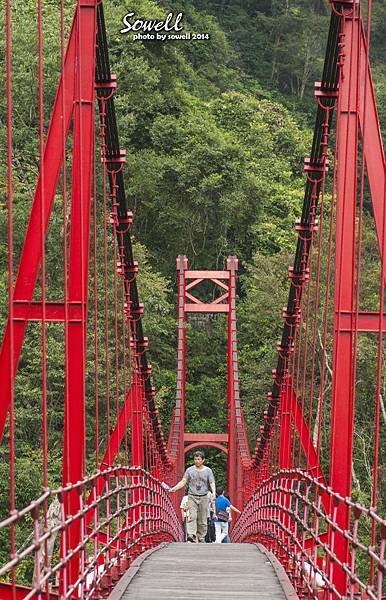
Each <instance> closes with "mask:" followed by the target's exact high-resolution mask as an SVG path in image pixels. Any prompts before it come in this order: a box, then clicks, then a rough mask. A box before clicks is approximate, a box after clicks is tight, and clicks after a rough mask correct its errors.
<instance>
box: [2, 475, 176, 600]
mask: <svg viewBox="0 0 386 600" xmlns="http://www.w3.org/2000/svg"><path fill="white" fill-rule="evenodd" d="M101 480H102V481H103V491H102V493H100V492H98V490H99V489H100V482H101ZM74 493H75V494H77V495H78V496H79V506H80V509H79V510H78V511H77V512H76V513H75V514H73V515H71V514H68V513H67V512H66V509H65V506H66V503H68V500H69V497H70V496H71V495H72V494H74ZM54 502H56V503H57V504H58V508H57V510H56V511H53V514H54V513H56V517H55V516H54V517H52V515H51V516H49V512H50V511H49V507H50V506H51V505H52V504H53V503H54ZM47 509H48V510H47ZM76 526H78V527H80V531H81V535H80V541H79V543H78V545H77V546H76V547H75V548H70V547H68V543H67V540H68V532H69V530H70V529H71V528H72V527H76ZM10 527H14V528H15V529H17V528H18V527H23V531H27V530H28V531H29V535H28V533H26V543H25V544H24V547H22V548H21V549H20V550H18V551H17V552H16V553H15V554H14V555H13V556H12V557H11V559H10V560H9V562H7V564H5V565H4V566H2V567H1V568H0V577H1V578H2V579H5V578H7V577H9V578H10V579H11V580H12V583H11V584H3V585H1V584H0V589H1V590H2V594H1V598H13V597H14V596H13V595H12V594H13V590H14V591H15V593H16V592H17V597H18V598H19V597H23V598H25V600H28V598H36V597H38V598H50V597H51V598H52V597H56V594H58V595H60V597H61V598H85V599H87V598H103V597H106V596H108V595H109V593H110V591H111V589H112V588H113V587H114V585H115V583H116V581H117V580H118V579H119V577H120V576H121V575H122V574H123V573H124V572H125V571H126V570H127V568H128V567H129V565H130V563H131V562H132V561H133V560H134V559H135V558H136V557H137V556H138V555H139V554H141V553H142V552H144V551H145V550H147V549H149V548H152V547H154V546H157V545H158V544H160V543H161V542H165V541H182V529H181V525H180V522H179V519H178V516H177V513H176V512H175V510H174V509H173V506H172V502H171V500H170V496H169V495H168V494H167V492H165V491H164V489H163V488H162V486H161V482H160V481H159V480H158V479H155V478H154V477H153V476H152V475H151V474H150V473H148V472H147V471H144V470H143V469H141V468H139V467H131V468H130V467H122V466H116V467H114V468H110V469H107V470H105V471H101V472H98V473H95V474H94V475H91V476H89V477H87V478H85V479H84V480H83V481H80V482H78V483H77V484H75V485H68V486H65V487H60V488H58V489H55V490H51V489H47V490H46V491H45V493H44V494H43V495H42V496H41V497H40V498H39V499H38V500H36V501H34V502H32V503H31V504H30V505H29V506H27V507H26V508H24V509H23V510H19V511H15V512H14V514H12V515H11V516H9V517H8V518H7V519H5V520H4V521H2V522H1V523H0V532H1V531H2V530H4V529H7V528H10ZM58 534H60V535H58ZM59 538H60V544H59ZM74 560H76V561H78V564H79V565H80V568H79V576H78V578H77V580H76V581H75V582H73V583H69V581H70V577H68V572H69V569H70V564H71V561H74ZM28 563H29V564H28ZM28 569H29V570H30V571H31V572H32V571H33V576H32V581H31V584H30V585H31V587H30V589H28V588H27V587H23V588H22V587H21V586H19V585H17V584H16V582H17V581H18V580H19V581H20V579H19V578H18V573H19V572H23V573H24V574H25V573H26V572H28ZM23 583H24V585H27V584H26V582H25V580H24V581H23Z"/></svg>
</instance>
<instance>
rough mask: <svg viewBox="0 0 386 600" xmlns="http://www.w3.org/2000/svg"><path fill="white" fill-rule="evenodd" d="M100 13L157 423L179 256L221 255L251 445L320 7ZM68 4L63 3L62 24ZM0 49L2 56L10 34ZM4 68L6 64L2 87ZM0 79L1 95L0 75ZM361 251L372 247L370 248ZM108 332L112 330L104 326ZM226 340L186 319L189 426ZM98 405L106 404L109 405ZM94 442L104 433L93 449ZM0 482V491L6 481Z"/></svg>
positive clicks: (49, 86)
mask: <svg viewBox="0 0 386 600" xmlns="http://www.w3.org/2000/svg"><path fill="white" fill-rule="evenodd" d="M44 6H45V8H44V11H45V15H44V16H45V20H44V24H45V25H44V26H45V44H46V45H47V46H49V47H50V49H51V52H47V53H46V54H45V57H46V58H45V112H46V118H47V124H48V119H49V113H50V107H51V106H52V102H53V99H54V94H55V86H56V83H57V80H58V68H59V66H60V32H59V20H58V15H57V8H56V3H55V2H53V1H51V0H50V1H49V2H44ZM104 7H105V17H106V26H107V31H108V34H109V47H110V60H111V67H112V71H113V72H114V73H116V74H117V81H118V91H117V96H116V112H117V118H118V126H119V131H120V139H121V146H122V147H123V148H126V151H127V164H126V166H125V185H126V191H127V197H128V204H129V206H130V207H131V209H132V210H133V212H134V223H135V227H134V232H133V234H134V244H135V248H136V253H137V257H138V259H139V262H140V277H139V286H140V294H141V299H142V301H143V302H144V303H145V307H146V313H145V319H144V327H145V331H146V335H147V336H148V337H149V341H150V355H151V360H152V363H153V371H154V383H155V385H156V387H157V401H158V404H159V407H160V410H161V414H162V417H163V421H164V423H165V425H166V427H167V426H168V424H169V422H170V416H171V411H172V408H173V405H174V394H175V362H176V361H175V355H176V322H175V314H176V285H175V261H176V257H177V255H178V254H186V255H187V257H188V259H189V264H190V265H191V267H193V268H200V267H201V268H222V267H223V265H224V263H225V261H226V257H227V256H228V255H229V254H235V255H237V256H238V259H239V285H238V328H239V340H240V344H239V349H240V368H241V379H242V401H243V405H244V407H245V413H246V418H247V425H248V432H249V435H250V440H251V444H252V445H254V443H255V439H256V435H257V431H258V427H259V425H260V421H261V416H262V411H263V410H264V407H265V403H266V394H267V392H268V391H269V386H270V382H271V369H272V368H273V367H274V366H275V360H276V342H277V340H278V339H279V337H280V331H281V326H282V321H281V319H280V313H281V309H282V307H283V306H284V305H285V304H286V300H287V293H288V291H287V289H288V287H287V269H288V265H289V264H290V263H291V256H292V254H293V249H294V244H295V236H294V233H293V224H294V221H295V218H296V217H298V216H299V213H300V207H301V202H302V197H303V185H304V177H303V157H304V156H305V155H307V154H308V152H309V146H310V141H311V135H312V123H313V118H314V106H315V104H314V99H313V83H314V81H315V80H318V79H320V74H321V71H322V65H323V58H324V47H325V43H326V35H327V33H326V32H327V29H328V23H329V14H330V8H329V5H328V2H327V0H312V1H311V0H244V1H242V0H239V1H231V0H229V1H227V0H216V1H213V2H211V1H209V0H186V1H181V2H172V1H170V2H163V1H162V2H161V1H160V2H156V1H155V0H133V1H131V2H130V3H129V4H127V3H124V4H123V3H122V2H120V1H118V0H106V1H105V4H104ZM128 9H130V10H131V11H133V12H135V13H136V15H138V16H140V17H143V18H149V19H150V18H152V19H154V18H162V17H164V16H165V15H166V14H167V13H168V12H169V11H173V12H174V13H176V12H178V11H182V12H183V14H184V27H185V30H186V31H196V32H205V33H209V34H210V39H209V40H203V41H175V42H171V41H168V42H164V43H163V42H156V41H148V42H147V41H142V42H141V41H138V40H137V41H132V40H130V39H129V38H128V36H126V35H123V34H121V33H120V29H121V28H122V18H123V16H124V14H125V13H126V12H127V10H128ZM72 10H73V7H72V6H70V5H68V6H67V8H66V14H67V17H68V23H70V19H71V15H72ZM34 11H35V4H34V3H33V2H32V0H27V1H26V2H23V6H22V10H21V9H20V11H19V12H17V11H15V14H14V32H15V35H16V36H17V40H18V43H17V44H15V46H14V58H15V62H14V116H15V121H16V126H15V128H14V168H15V172H14V177H15V181H14V187H15V232H16V233H15V255H16V258H17V256H18V252H19V251H20V247H21V244H22V239H23V232H24V228H25V224H26V221H27V219H28V207H29V206H30V203H31V197H32V193H33V190H34V186H35V183H36V176H37V173H38V138H37V131H38V107H37V102H36V95H35V92H36V89H37V88H36V86H37V84H36V73H37V62H36V59H33V60H32V62H31V60H30V52H31V56H32V55H34V52H32V50H34V48H35V46H36V23H35V22H34V19H32V18H30V17H32V15H33V14H34ZM1 18H2V19H3V18H4V17H3V15H2V17H1ZM373 24H374V27H373V34H372V35H373V47H374V51H373V55H372V60H373V66H374V68H373V71H374V79H375V83H376V89H377V94H378V103H379V108H380V113H381V120H382V126H383V131H385V130H386V91H385V90H386V63H385V51H386V5H385V3H384V2H377V3H375V6H374V10H373ZM1 26H2V27H4V23H1ZM34 40H35V41H34ZM0 44H1V55H2V56H3V55H4V52H3V49H4V40H1V41H0ZM34 44H35V46H34ZM31 49H32V50H31ZM4 72H5V70H4V69H2V72H1V77H2V78H4ZM2 84H3V85H2V87H3V89H4V81H3V80H2ZM32 92H33V93H32ZM0 111H1V125H2V127H1V128H0V140H1V146H2V147H5V131H4V129H5V128H4V123H5V117H4V115H5V98H4V95H2V96H1V98H0ZM0 161H1V174H0V185H1V198H0V202H1V205H0V208H1V211H0V228H1V232H0V235H1V238H2V239H5V234H6V220H7V214H6V179H5V169H6V164H5V156H4V154H2V155H1V157H0ZM60 210H61V208H60V205H59V200H58V206H57V209H56V213H55V211H54V222H53V226H52V227H51V229H50V231H49V239H50V240H51V241H52V240H54V239H57V240H58V239H59V240H60V236H61V235H62V231H61V226H60V224H61V221H60V214H61V213H60ZM56 245H57V246H60V243H58V242H57V243H56ZM47 249H48V254H47V262H48V267H47V268H48V271H49V277H50V289H51V291H50V298H51V299H52V298H60V297H61V291H60V286H61V284H62V282H61V280H60V276H59V274H58V273H59V267H58V257H57V255H56V253H55V243H52V244H51V245H50V244H49V243H48V244H47ZM371 251H372V247H371V244H369V254H371ZM0 260H1V274H0V303H1V325H2V326H3V324H4V319H5V316H6V302H7V292H6V290H7V276H6V273H5V268H6V261H7V254H6V246H5V244H2V245H1V248H0ZM15 264H16V261H15ZM59 264H60V261H59ZM101 278H102V275H101ZM102 287H103V286H102V279H101V288H102ZM110 325H111V327H113V323H112V320H111V323H110ZM30 333H31V335H30V337H29V338H28V341H27V343H26V345H25V347H24V350H23V355H22V360H21V364H20V376H19V377H18V381H17V419H18V423H19V426H18V438H17V449H18V456H19V459H18V469H17V475H16V476H17V478H19V485H17V491H18V498H17V504H18V505H24V504H25V503H26V502H27V501H28V500H29V499H30V498H32V497H34V496H37V495H38V493H39V490H40V486H41V479H40V463H41V457H40V455H39V452H40V451H39V448H40V436H41V430H40V428H41V425H40V420H39V412H38V410H37V408H36V407H37V406H39V403H40V396H39V385H40V384H39V381H40V380H39V377H40V376H39V368H40V362H39V360H40V359H39V356H38V350H37V344H36V343H35V341H36V339H37V336H38V335H39V331H38V328H37V327H31V328H30ZM225 334H226V322H225V319H223V318H218V319H202V320H197V319H192V320H190V321H189V323H188V353H189V360H188V385H187V429H188V430H189V431H191V432H195V431H208V432H221V431H224V430H225V427H226V421H227V414H226V368H227V366H226V339H225ZM97 335H98V332H97ZM48 336H49V344H48V348H49V360H50V365H51V371H50V373H51V375H50V380H49V382H48V404H49V410H50V432H49V435H50V436H51V438H52V440H53V446H55V443H56V447H57V449H58V452H57V455H53V456H52V457H51V458H52V460H51V463H50V464H51V467H50V469H51V470H50V478H51V483H55V482H56V481H59V480H60V466H59V461H60V443H61V427H62V419H63V373H62V354H63V342H62V340H61V337H63V332H61V331H60V327H57V328H56V329H54V328H53V327H49V328H48ZM88 385H91V384H89V382H88ZM100 402H101V404H103V402H104V398H103V395H101V398H100ZM104 443H105V439H101V447H103V444H104ZM53 446H52V445H51V447H53ZM7 451H8V450H7V448H6V444H3V445H2V447H1V450H0V452H1V456H0V465H1V466H0V469H6V466H5V465H6V453H7ZM211 460H212V461H214V460H217V461H219V462H218V463H217V464H218V465H220V462H221V461H223V460H224V459H223V458H222V457H221V456H217V455H215V454H212V455H211ZM366 468H367V467H366V465H365V464H364V462H363V456H362V458H361V457H360V456H359V457H358V459H357V464H356V471H357V475H358V476H360V477H361V478H362V481H363V482H364V483H363V493H364V500H365V501H367V500H368V498H369V496H368V494H369V485H370V484H369V482H368V473H367V471H366ZM219 473H221V470H220V467H219ZM221 477H224V474H223V473H221V475H220V478H221ZM0 480H1V481H2V482H4V483H2V485H3V486H4V487H5V486H6V483H5V479H4V478H3V477H2V476H1V471H0ZM366 482H367V483H366ZM2 498H3V499H4V494H2ZM3 499H2V500H1V501H0V509H1V511H2V512H3V511H4V508H5V503H4V502H5V501H4V500H3ZM1 503H3V504H1Z"/></svg>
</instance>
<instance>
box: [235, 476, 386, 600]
mask: <svg viewBox="0 0 386 600" xmlns="http://www.w3.org/2000/svg"><path fill="white" fill-rule="evenodd" d="M326 495H327V497H328V498H329V503H328V504H329V505H327V507H326V506H323V503H322V497H323V496H326ZM343 504H344V505H346V506H348V507H349V508H350V510H351V527H350V530H348V531H343V530H342V529H341V528H340V527H339V526H338V525H337V521H336V517H337V513H338V511H339V509H340V507H341V506H342V505H343ZM361 517H362V521H361ZM363 517H365V518H367V520H368V521H370V523H371V525H372V524H373V523H374V524H375V526H376V527H377V539H378V542H377V544H376V545H375V546H374V547H373V546H371V543H370V541H369V543H366V535H367V534H368V527H367V529H366V525H368V523H367V522H366V523H363V521H364V519H363ZM370 529H371V527H370ZM363 530H364V531H363ZM336 533H341V534H343V535H344V536H345V538H346V539H347V540H348V543H349V547H350V550H349V555H348V558H347V562H342V561H341V560H339V558H338V557H337V556H336V554H335V552H334V538H335V535H336ZM360 536H361V538H360ZM362 537H364V538H365V539H364V540H363V539H362ZM370 539H371V538H369V540H370ZM232 540H233V541H234V542H248V541H249V542H251V541H259V542H260V543H262V544H264V545H268V547H269V548H270V549H271V550H272V552H273V553H274V554H275V555H276V556H277V557H278V559H279V560H280V562H282V564H283V565H284V567H285V568H286V570H287V572H288V573H289V576H290V578H291V580H292V582H293V584H294V585H295V587H296V588H297V590H298V592H300V591H301V590H303V591H304V589H306V591H308V592H309V593H310V594H311V595H312V596H313V597H317V593H316V588H317V585H316V582H318V583H319V585H320V587H324V588H325V589H326V590H327V591H328V592H329V593H330V594H332V596H333V597H334V596H336V597H340V594H339V593H338V590H337V589H336V587H335V586H334V585H333V583H332V581H333V579H332V575H333V570H334V569H336V568H338V569H340V570H341V571H342V572H343V573H344V575H345V576H347V587H348V590H347V592H348V594H350V595H351V597H352V594H353V593H354V592H355V591H357V590H358V589H359V590H361V591H362V592H363V593H365V594H366V595H367V597H369V598H371V599H373V600H377V599H380V598H382V585H383V578H384V573H385V570H386V560H385V556H384V554H385V545H386V520H385V519H383V518H382V517H381V516H380V515H378V514H377V513H376V511H375V508H374V507H368V508H367V507H364V506H362V505H361V504H359V503H357V502H355V501H354V500H352V499H351V498H344V497H343V496H341V495H340V494H338V493H336V492H334V491H333V490H332V489H331V488H330V487H328V486H325V485H324V484H323V483H321V482H320V481H318V480H317V479H315V478H313V477H312V476H310V475H309V474H308V473H306V472H304V471H302V470H300V469H291V470H287V469H283V470H281V471H279V472H277V473H275V474H274V475H272V476H271V477H269V478H268V479H266V480H265V481H264V482H263V483H262V484H261V486H260V487H259V489H258V490H257V492H256V493H255V494H254V495H253V496H252V497H251V498H250V500H249V501H248V502H247V504H246V506H245V508H244V510H243V512H242V514H241V515H240V517H239V519H238V520H237V523H236V524H235V527H234V529H233V533H232ZM377 546H378V549H377ZM321 554H322V555H324V557H323V558H324V559H325V560H324V564H323V563H321V558H322V557H321ZM358 555H359V557H358ZM358 558H359V560H358ZM358 566H359V569H360V571H364V570H365V569H366V566H367V567H368V571H367V577H366V579H362V578H361V577H363V576H358V574H357V572H356V571H357V569H358ZM307 571H308V572H307Z"/></svg>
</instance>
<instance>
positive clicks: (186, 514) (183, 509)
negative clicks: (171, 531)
mask: <svg viewBox="0 0 386 600" xmlns="http://www.w3.org/2000/svg"><path fill="white" fill-rule="evenodd" d="M188 500H189V497H188V494H186V495H185V496H183V498H182V500H181V504H180V509H181V517H182V529H183V530H184V538H185V541H186V524H187V522H188V518H189V508H188Z"/></svg>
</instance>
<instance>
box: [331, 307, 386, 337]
mask: <svg viewBox="0 0 386 600" xmlns="http://www.w3.org/2000/svg"><path fill="white" fill-rule="evenodd" d="M380 319H381V331H383V332H386V313H383V314H382V316H381V317H380V314H379V312H359V313H356V312H355V311H354V312H353V313H349V312H345V311H341V312H340V313H339V331H342V332H344V331H352V330H353V329H354V328H356V329H357V331H358V332H359V333H378V331H379V325H380V323H379V320H380Z"/></svg>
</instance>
